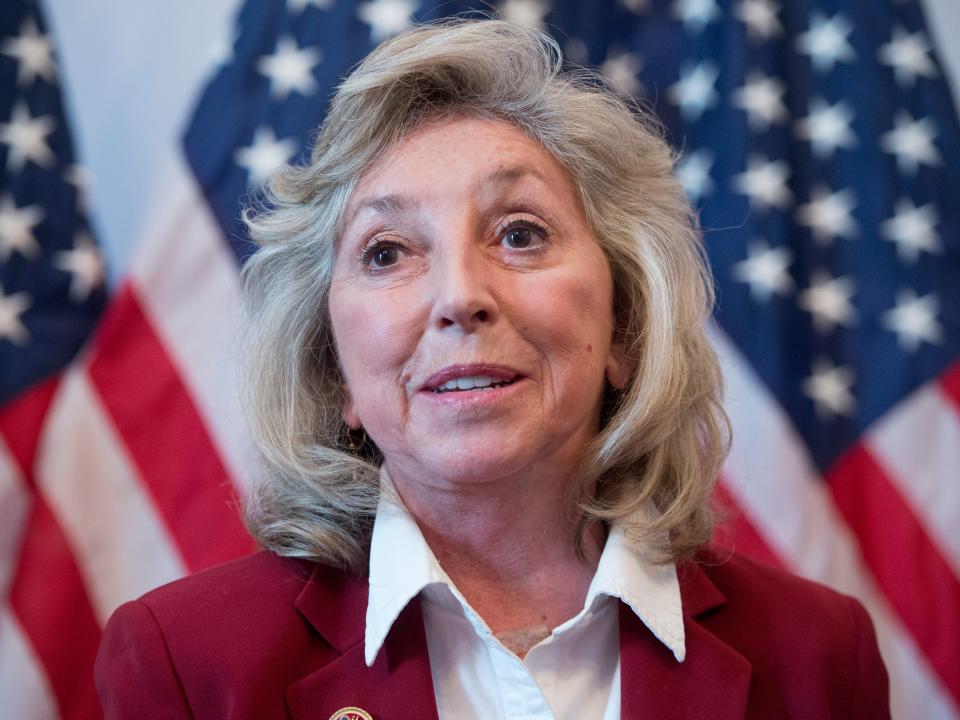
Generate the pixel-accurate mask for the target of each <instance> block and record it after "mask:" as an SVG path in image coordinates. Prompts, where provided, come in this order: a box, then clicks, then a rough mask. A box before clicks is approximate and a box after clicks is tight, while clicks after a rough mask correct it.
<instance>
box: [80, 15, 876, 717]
mask: <svg viewBox="0 0 960 720" xmlns="http://www.w3.org/2000/svg"><path fill="white" fill-rule="evenodd" d="M671 170H672V156H671V153H670V151H669V149H668V148H667V146H666V145H665V143H664V142H663V140H662V139H661V138H660V136H659V134H658V132H657V130H656V127H655V126H654V124H653V123H652V121H651V120H650V119H649V118H646V117H644V116H643V115H642V114H640V113H638V112H636V111H635V110H632V109H631V108H629V107H628V106H626V105H625V104H624V103H623V101H621V100H620V99H618V98H617V97H616V96H615V95H613V94H611V93H609V92H608V91H606V90H604V89H603V88H602V87H601V86H600V85H599V84H598V83H597V82H596V81H595V80H594V78H593V77H591V76H589V75H587V74H563V73H561V72H560V54H559V51H558V49H557V47H556V45H555V43H554V42H553V41H552V40H550V39H549V38H548V37H546V36H544V35H542V34H540V33H537V32H534V31H530V30H525V29H521V28H518V27H515V26H512V25H509V24H506V23H502V22H497V21H457V22H452V23H446V24H442V25H432V26H425V27H420V28H417V29H415V30H413V31H411V32H409V33H407V34H405V35H402V36H400V37H397V38H395V39H393V40H390V41H388V42H386V43H384V44H383V45H381V46H380V47H379V48H377V49H376V50H375V51H374V52H373V53H372V54H371V55H370V56H368V58H367V59H366V60H365V61H364V62H363V63H362V64H361V65H360V66H359V67H358V68H357V69H356V70H355V71H354V72H353V73H352V74H351V76H350V77H349V78H347V80H346V81H345V82H344V83H343V85H342V86H341V87H340V89H339V91H338V93H337V96H336V98H335V99H334V101H333V104H332V107H331V111H330V114H329V116H328V118H327V120H326V122H325V124H324V126H323V128H322V130H321V133H320V135H319V136H318V139H317V142H316V146H315V147H314V150H313V154H312V159H311V162H310V164H309V165H308V166H306V167H303V168H296V169H289V170H288V171H286V172H285V173H284V174H282V175H280V176H279V177H278V178H277V179H276V180H275V182H274V184H273V189H272V197H271V204H270V209H269V210H266V211H264V212H262V213H260V214H258V215H255V216H252V217H250V218H248V222H249V225H250V228H251V231H252V235H253V237H254V238H255V239H256V240H257V241H258V242H259V243H260V245H261V249H260V250H259V251H258V253H257V254H255V256H254V257H253V258H252V259H251V260H250V262H249V264H248V265H247V267H246V269H245V280H246V287H247V290H248V297H249V300H250V308H251V317H250V333H249V341H248V354H247V357H248V377H247V383H246V387H247V392H248V403H247V405H248V407H249V409H250V418H251V422H252V426H253V429H254V432H255V435H256V437H257V439H258V442H259V445H260V448H261V450H262V452H263V455H264V457H265V459H266V463H267V466H268V471H267V473H266V475H265V477H264V479H263V481H262V482H261V483H260V484H259V486H258V487H257V488H256V489H255V491H254V493H253V495H252V497H251V498H250V500H249V507H248V519H249V524H250V527H251V529H252V531H253V532H254V534H255V535H256V537H257V538H258V539H259V540H260V542H261V543H262V544H263V546H264V547H265V548H266V549H267V551H268V552H264V553H261V554H259V555H256V556H254V557H252V558H248V559H244V560H241V561H239V562H236V563H232V564H230V565H227V566H224V567H222V568H219V569H214V570H212V571H208V572H206V573H201V574H199V575H196V576H194V577H191V578H188V579H186V580H183V581H180V582H177V583H173V584H172V585H168V586H166V587H164V588H161V589H159V590H156V591H154V592H152V593H150V594H148V595H147V596H145V597H144V598H142V599H141V600H139V601H136V602H134V603H129V604H127V605H125V606H123V607H122V608H121V609H120V610H118V611H117V613H116V614H115V615H114V617H113V619H112V620H111V622H110V623H109V625H108V628H107V631H106V633H105V636H104V640H103V645H102V648H101V652H100V655H99V658H98V666H97V680H98V687H99V690H100V693H101V696H102V699H103V701H104V705H105V707H106V710H107V714H108V716H110V717H134V716H139V717H160V716H163V717H191V716H193V717H202V718H212V717H232V718H239V717H250V718H273V717H294V718H307V717H316V718H339V717H374V718H406V717H411V718H413V717H416V718H422V717H437V716H438V715H439V717H443V718H470V717H483V718H506V717H511V718H513V717H524V718H527V717H530V718H534V717H536V718H541V717H542V718H550V717H564V718H616V717H624V718H634V717H641V716H642V717H661V716H663V717H691V718H692V717H711V718H728V717H729V718H733V717H736V718H741V717H751V718H766V717H828V716H833V715H846V716H849V717H864V718H866V717H869V718H876V717H884V716H886V715H887V713H888V711H887V697H886V696H887V687H886V675H885V672H884V669H883V665H882V663H881V661H880V658H879V655H878V652H877V647H876V642H875V639H874V636H873V630H872V627H871V625H870V621H869V619H868V618H867V616H866V613H865V612H864V611H863V609H862V608H861V607H860V605H859V604H857V603H856V602H855V601H853V600H851V599H848V598H843V597H841V596H839V595H836V594H834V593H832V592H831V591H829V590H827V589H825V588H822V587H819V586H815V585H813V584H810V583H806V582H804V581H801V580H798V579H795V578H790V577H788V576H786V575H783V574H780V573H777V572H775V571H773V570H769V569H763V568H761V567H759V566H756V565H753V564H751V563H749V562H747V561H745V560H743V559H740V558H737V557H718V556H716V555H715V554H712V553H711V552H709V551H707V550H703V549H702V546H703V544H704V543H705V541H706V540H707V538H708V535H709V533H710V515H709V512H708V509H707V500H708V496H709V493H710V489H711V484H712V481H713V478H714V477H715V476H716V473H717V470H718V467H719V464H720V462H721V460H722V457H723V454H724V451H725V448H726V435H725V433H726V421H725V418H724V415H723V412H722V410H721V407H720V377H719V372H718V368H717V362H716V359H715V357H714V355H713V353H712V351H711V349H710V346H709V344H708V342H707V340H706V337H705V335H704V323H705V321H706V318H707V316H708V313H709V311H710V304H711V293H710V285H709V280H708V273H707V270H706V268H705V263H704V261H703V258H702V255H701V247H700V244H699V235H698V232H697V229H696V224H695V220H694V218H693V214H692V212H691V210H690V208H689V206H688V205H687V204H686V202H685V201H684V199H683V195H682V192H681V190H680V187H679V185H678V183H677V181H676V180H675V179H674V178H673V176H672V174H671Z"/></svg>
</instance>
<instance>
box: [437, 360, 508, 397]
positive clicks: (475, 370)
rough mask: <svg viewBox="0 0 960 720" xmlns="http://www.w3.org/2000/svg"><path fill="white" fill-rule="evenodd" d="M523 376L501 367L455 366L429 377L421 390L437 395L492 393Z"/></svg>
mask: <svg viewBox="0 0 960 720" xmlns="http://www.w3.org/2000/svg"><path fill="white" fill-rule="evenodd" d="M522 377H523V376H522V375H521V374H520V373H518V372H517V371H516V370H513V369H512V368H507V367H503V366H501V365H456V366H451V367H447V368H444V369H443V370H441V371H440V372H438V373H434V374H433V375H431V376H430V377H429V378H428V379H427V381H426V382H425V383H424V384H423V387H422V388H421V390H422V391H424V392H431V393H435V394H438V395H442V394H446V393H458V392H468V391H487V392H490V391H493V390H496V389H497V388H502V387H507V386H508V385H512V384H513V383H515V382H516V381H517V380H519V379H521V378H522Z"/></svg>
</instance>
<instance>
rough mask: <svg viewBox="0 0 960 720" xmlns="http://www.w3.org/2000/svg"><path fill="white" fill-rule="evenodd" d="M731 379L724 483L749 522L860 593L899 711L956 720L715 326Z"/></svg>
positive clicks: (786, 432) (780, 419) (788, 435)
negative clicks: (729, 433) (730, 436)
mask: <svg viewBox="0 0 960 720" xmlns="http://www.w3.org/2000/svg"><path fill="white" fill-rule="evenodd" d="M711 337H712V340H713V345H714V348H715V349H716V350H717V353H718V355H719V356H720V362H721V365H722V367H723V373H724V379H725V381H726V384H727V392H726V399H725V407H726V409H727V412H728V413H729V415H730V419H731V422H732V424H733V447H732V449H731V452H730V456H729V457H728V459H727V463H726V464H725V466H724V482H725V486H726V487H727V489H728V490H729V491H730V493H731V494H732V495H733V496H734V498H735V500H736V502H737V504H738V505H739V506H740V507H741V508H742V509H743V511H744V513H746V514H747V515H748V516H749V520H750V522H751V524H753V526H754V527H755V528H756V529H757V530H758V531H759V532H760V533H761V534H762V535H763V537H764V539H765V541H766V542H767V543H768V544H769V545H770V547H771V549H772V550H773V551H774V552H775V553H776V554H777V555H778V556H779V557H780V558H781V560H783V561H784V562H785V563H786V565H787V566H788V567H790V568H791V569H792V570H793V571H794V572H796V573H798V574H800V575H803V576H805V577H808V578H811V579H814V580H818V581H820V582H824V583H826V584H828V585H830V586H832V587H834V588H836V589H838V590H840V591H841V592H845V593H847V594H850V595H853V596H855V597H857V598H858V599H859V600H860V601H861V602H862V603H863V604H864V605H865V606H866V608H867V610H868V611H869V612H870V615H871V617H872V619H873V622H874V624H875V625H876V629H877V638H878V641H879V643H880V650H881V653H882V654H883V658H884V662H885V663H886V665H887V670H888V672H889V674H890V704H891V710H892V713H893V716H894V717H895V718H902V719H903V720H906V719H907V718H918V717H922V718H936V719H937V720H941V719H942V720H957V718H960V709H958V708H957V707H956V706H955V705H954V704H953V701H952V699H951V697H950V696H949V694H948V693H947V691H946V690H945V689H944V688H943V686H942V685H941V683H940V681H939V678H938V677H937V676H936V675H935V674H934V672H933V671H932V670H931V669H930V667H929V665H928V664H927V662H926V659H925V658H924V657H923V656H922V654H921V653H920V651H919V649H918V648H917V647H916V644H915V643H914V641H913V638H912V636H910V635H909V634H908V633H907V632H906V630H905V629H904V628H903V626H902V624H901V623H900V621H899V619H898V618H897V617H896V616H895V615H894V614H893V613H892V611H891V610H890V608H889V606H888V605H887V603H886V601H885V600H884V599H883V597H882V595H881V594H880V592H879V591H878V589H877V588H876V586H875V584H874V582H873V580H872V578H871V577H870V576H869V575H868V574H867V572H866V571H865V569H864V567H863V565H862V563H861V559H860V555H859V550H858V548H857V543H856V539H855V538H854V537H852V535H851V533H850V530H849V529H848V528H847V526H846V524H845V523H844V521H843V519H842V518H841V517H840V516H839V514H838V512H837V510H836V507H835V506H834V505H833V502H832V500H831V499H830V497H829V493H828V491H827V489H826V486H825V484H824V483H823V481H822V480H821V479H820V477H819V476H818V474H817V471H816V469H815V468H814V466H813V463H812V461H811V460H810V457H809V456H808V454H807V452H806V450H805V448H804V446H803V443H802V441H801V440H800V439H799V438H798V437H797V435H796V433H795V432H794V430H793V428H792V426H791V424H790V421H789V419H788V418H787V417H786V416H785V415H784V413H783V411H782V410H781V408H780V406H779V405H778V404H777V403H776V401H775V400H774V399H773V398H772V397H771V396H770V395H769V393H767V392H766V389H765V388H764V386H763V384H762V381H761V380H760V378H758V377H756V375H755V374H754V373H753V371H752V370H751V369H750V367H749V366H748V364H747V361H746V360H745V359H743V358H742V357H741V356H740V354H739V352H738V351H737V350H736V348H735V347H734V346H733V344H732V343H731V342H730V341H729V339H728V338H727V337H726V336H725V335H724V334H723V333H722V332H721V331H720V330H718V329H716V328H714V329H713V330H712V332H711Z"/></svg>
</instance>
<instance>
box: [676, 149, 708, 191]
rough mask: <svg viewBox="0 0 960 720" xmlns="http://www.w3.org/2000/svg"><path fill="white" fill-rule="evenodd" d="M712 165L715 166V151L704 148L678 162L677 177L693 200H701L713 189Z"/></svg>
mask: <svg viewBox="0 0 960 720" xmlns="http://www.w3.org/2000/svg"><path fill="white" fill-rule="evenodd" d="M711 167H713V153H711V152H710V151H709V150H704V149H700V150H696V151H694V152H692V153H690V154H689V155H685V156H684V157H683V159H682V160H680V162H679V163H677V177H678V178H679V179H680V182H681V183H682V184H683V189H684V191H685V192H686V193H687V197H688V198H690V200H691V202H695V203H696V202H699V201H700V199H701V198H703V197H704V196H705V195H708V194H709V193H710V192H711V191H712V190H713V180H712V179H711V178H710V168H711Z"/></svg>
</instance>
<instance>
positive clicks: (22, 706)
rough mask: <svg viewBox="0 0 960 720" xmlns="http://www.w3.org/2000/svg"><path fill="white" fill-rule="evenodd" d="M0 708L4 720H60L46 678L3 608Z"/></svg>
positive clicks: (0, 618)
mask: <svg viewBox="0 0 960 720" xmlns="http://www.w3.org/2000/svg"><path fill="white" fill-rule="evenodd" d="M0 708H2V713H3V717H5V718H25V719H26V720H55V719H56V718H57V717H59V715H58V711H57V703H56V700H55V699H54V697H53V692H52V691H51V689H50V683H49V682H48V681H47V676H46V674H45V673H44V672H43V670H42V669H41V665H40V661H39V659H38V658H37V656H36V655H35V654H34V652H33V648H32V647H31V646H30V643H29V642H28V641H27V638H26V636H25V635H24V632H23V628H21V627H20V623H18V622H17V620H16V618H15V617H14V615H13V613H12V612H11V611H10V607H9V606H8V605H3V606H0Z"/></svg>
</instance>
